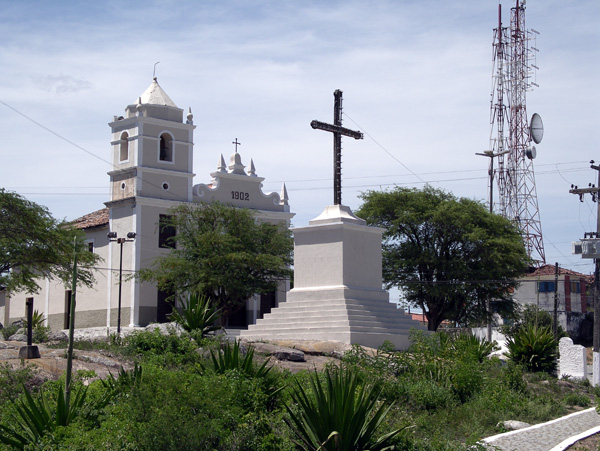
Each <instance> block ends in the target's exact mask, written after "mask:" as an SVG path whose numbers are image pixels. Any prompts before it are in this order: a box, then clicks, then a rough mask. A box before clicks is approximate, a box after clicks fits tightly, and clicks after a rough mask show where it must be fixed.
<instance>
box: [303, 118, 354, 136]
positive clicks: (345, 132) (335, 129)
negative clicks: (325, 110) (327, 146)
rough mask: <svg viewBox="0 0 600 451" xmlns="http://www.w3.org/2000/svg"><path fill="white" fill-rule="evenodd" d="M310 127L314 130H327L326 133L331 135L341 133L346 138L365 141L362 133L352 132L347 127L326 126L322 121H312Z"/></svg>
mask: <svg viewBox="0 0 600 451" xmlns="http://www.w3.org/2000/svg"><path fill="white" fill-rule="evenodd" d="M310 126H311V127H312V128H314V129H318V130H325V131H326V132H331V133H339V134H341V135H344V136H350V137H352V138H354V139H363V134H362V132H359V131H354V130H350V129H349V128H346V127H340V126H339V125H331V124H326V123H325V122H321V121H312V122H311V123H310Z"/></svg>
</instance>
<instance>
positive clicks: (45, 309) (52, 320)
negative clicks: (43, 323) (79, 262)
mask: <svg viewBox="0 0 600 451" xmlns="http://www.w3.org/2000/svg"><path fill="white" fill-rule="evenodd" d="M107 231H108V228H106V227H100V228H97V229H91V230H87V231H86V240H87V242H92V243H93V246H94V252H95V253H96V254H97V255H99V256H100V257H101V258H102V260H101V261H100V262H99V263H98V264H97V268H98V269H97V270H96V271H95V272H94V277H95V279H96V281H95V284H94V285H93V286H92V287H91V288H88V287H85V286H81V285H79V286H78V287H77V294H76V315H75V326H76V327H92V326H102V325H105V324H106V287H107V284H108V280H109V271H108V270H107V269H105V268H107V263H108V238H107V237H106V233H107ZM117 268H118V266H117ZM38 285H40V288H41V289H40V291H39V293H36V294H29V293H23V292H20V293H14V294H13V295H12V296H11V297H10V313H9V318H8V321H7V323H8V324H10V323H11V322H13V321H17V320H19V319H22V318H24V317H25V315H26V309H25V299H26V298H28V297H33V298H34V304H33V308H34V310H37V311H39V312H40V313H43V314H44V315H45V317H46V318H47V325H48V326H50V328H51V329H52V330H54V331H56V330H61V329H64V328H65V314H66V309H67V307H68V305H67V303H66V302H65V294H66V292H67V290H71V284H70V282H69V283H67V284H65V283H63V282H62V281H60V280H52V281H49V280H46V279H40V280H39V282H38Z"/></svg>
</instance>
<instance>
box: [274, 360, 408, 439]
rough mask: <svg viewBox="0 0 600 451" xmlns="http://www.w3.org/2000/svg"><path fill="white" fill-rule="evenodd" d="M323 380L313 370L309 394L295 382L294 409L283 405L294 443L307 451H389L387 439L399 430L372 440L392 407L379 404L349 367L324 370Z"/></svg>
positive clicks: (376, 394) (372, 391)
mask: <svg viewBox="0 0 600 451" xmlns="http://www.w3.org/2000/svg"><path fill="white" fill-rule="evenodd" d="M324 379H325V380H324V382H322V381H321V378H320V377H319V374H318V373H317V372H316V371H315V373H313V374H312V375H311V378H310V387H311V393H307V392H306V391H305V390H304V388H303V387H302V385H301V384H300V383H299V382H297V381H296V382H297V385H296V387H295V388H294V390H293V392H292V394H291V398H292V401H293V402H294V403H295V404H296V405H297V409H295V408H292V407H290V406H288V405H286V409H287V412H288V415H289V418H286V419H285V421H286V423H287V424H288V425H289V426H290V428H291V429H292V430H293V431H294V433H295V435H296V437H297V439H298V440H297V441H295V443H296V444H297V445H298V446H300V447H301V448H302V449H304V450H311V451H317V450H330V451H346V450H348V451H350V450H370V451H385V450H391V449H393V445H392V444H391V440H392V439H393V438H394V437H395V436H396V435H397V434H399V433H400V432H401V431H402V429H397V430H395V431H392V432H390V433H388V434H385V435H383V436H381V437H379V438H375V432H376V430H377V428H378V427H379V425H381V423H382V422H383V420H384V419H385V417H386V415H387V414H388V412H389V410H390V408H391V407H392V406H391V405H388V404H386V403H384V402H380V401H379V390H378V389H377V388H375V387H374V386H369V385H361V384H360V382H359V380H358V378H357V376H356V374H355V373H354V372H353V371H352V370H351V369H350V368H346V369H344V368H343V367H340V368H333V369H327V370H325V373H324Z"/></svg>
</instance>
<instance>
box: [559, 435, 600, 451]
mask: <svg viewBox="0 0 600 451" xmlns="http://www.w3.org/2000/svg"><path fill="white" fill-rule="evenodd" d="M598 445H600V434H595V435H592V436H591V437H588V438H586V439H584V440H580V441H578V442H577V443H575V444H574V445H571V446H569V447H568V448H567V450H569V451H597V450H598Z"/></svg>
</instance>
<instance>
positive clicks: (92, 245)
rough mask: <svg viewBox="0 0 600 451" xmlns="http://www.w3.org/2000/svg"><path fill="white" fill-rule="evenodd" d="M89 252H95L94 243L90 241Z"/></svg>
mask: <svg viewBox="0 0 600 451" xmlns="http://www.w3.org/2000/svg"><path fill="white" fill-rule="evenodd" d="M87 245H88V251H90V252H94V242H93V241H88V244H87Z"/></svg>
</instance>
